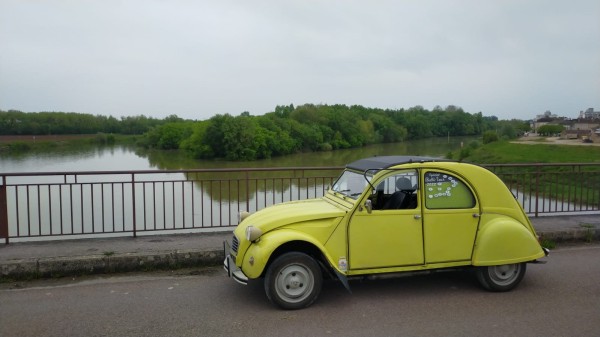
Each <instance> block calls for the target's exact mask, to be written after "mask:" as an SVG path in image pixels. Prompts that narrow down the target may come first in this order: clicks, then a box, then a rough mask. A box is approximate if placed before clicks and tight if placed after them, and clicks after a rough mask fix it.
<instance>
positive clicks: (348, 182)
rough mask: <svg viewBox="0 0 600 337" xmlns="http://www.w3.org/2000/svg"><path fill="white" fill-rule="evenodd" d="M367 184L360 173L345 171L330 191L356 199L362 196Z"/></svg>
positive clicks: (369, 177) (368, 177)
mask: <svg viewBox="0 0 600 337" xmlns="http://www.w3.org/2000/svg"><path fill="white" fill-rule="evenodd" d="M367 179H369V180H370V179H371V176H367ZM368 184H369V183H368V181H367V180H366V179H365V176H364V175H363V174H362V173H357V172H354V171H348V170H346V171H344V173H342V175H341V176H340V177H339V178H338V180H336V182H335V183H334V184H333V186H332V187H331V189H332V190H333V191H334V192H337V193H341V194H343V195H345V196H347V197H350V198H352V199H356V198H358V196H360V195H361V194H362V192H363V191H364V190H365V187H366V186H367V185H368Z"/></svg>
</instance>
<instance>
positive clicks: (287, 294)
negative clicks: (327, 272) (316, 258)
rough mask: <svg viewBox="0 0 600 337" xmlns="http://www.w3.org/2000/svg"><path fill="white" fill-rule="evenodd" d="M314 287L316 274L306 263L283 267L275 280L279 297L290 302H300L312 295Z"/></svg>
mask: <svg viewBox="0 0 600 337" xmlns="http://www.w3.org/2000/svg"><path fill="white" fill-rule="evenodd" d="M313 287H314V275H313V273H312V272H311V271H310V269H308V268H307V267H306V266H304V265H297V264H295V265H289V266H286V267H285V268H283V269H282V270H281V271H280V272H279V274H278V275H277V279H276V280H275V290H276V291H277V294H278V295H279V297H281V298H284V299H285V300H286V301H288V302H300V301H302V300H304V299H305V298H306V297H308V296H309V295H310V293H311V292H312V290H313Z"/></svg>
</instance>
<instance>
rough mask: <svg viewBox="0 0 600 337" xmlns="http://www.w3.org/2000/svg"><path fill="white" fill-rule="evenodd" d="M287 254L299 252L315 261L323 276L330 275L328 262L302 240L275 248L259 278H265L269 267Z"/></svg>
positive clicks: (313, 246) (312, 245) (288, 242)
mask: <svg viewBox="0 0 600 337" xmlns="http://www.w3.org/2000/svg"><path fill="white" fill-rule="evenodd" d="M289 252H299V253H304V254H306V255H308V256H310V257H312V258H313V259H315V261H317V263H318V264H319V265H320V266H321V269H322V271H323V272H324V274H325V275H330V273H331V268H330V266H329V262H328V261H327V259H326V258H325V255H324V254H323V252H322V251H321V249H319V248H318V247H317V246H315V245H314V244H313V243H311V242H308V241H304V240H293V241H287V242H284V243H283V244H281V245H280V246H279V247H277V248H276V249H275V250H274V251H273V253H271V256H269V260H268V261H267V263H266V264H265V267H264V269H263V271H262V273H261V275H260V276H261V277H264V276H265V273H266V272H267V270H268V269H269V266H270V265H271V264H272V263H273V261H275V259H277V258H278V257H279V256H281V255H283V254H285V253H289Z"/></svg>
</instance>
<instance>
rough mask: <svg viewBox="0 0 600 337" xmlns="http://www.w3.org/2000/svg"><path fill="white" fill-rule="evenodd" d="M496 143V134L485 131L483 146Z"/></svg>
mask: <svg viewBox="0 0 600 337" xmlns="http://www.w3.org/2000/svg"><path fill="white" fill-rule="evenodd" d="M496 141H498V134H497V133H496V131H486V132H484V133H483V144H489V143H491V142H496Z"/></svg>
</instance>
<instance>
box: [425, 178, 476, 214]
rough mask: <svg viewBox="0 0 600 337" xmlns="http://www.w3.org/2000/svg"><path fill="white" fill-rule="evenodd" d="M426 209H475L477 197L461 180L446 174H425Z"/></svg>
mask: <svg viewBox="0 0 600 337" xmlns="http://www.w3.org/2000/svg"><path fill="white" fill-rule="evenodd" d="M424 191H425V207H427V208H428V209H444V208H454V209H456V208H473V207H475V204H476V203H475V196H474V195H473V193H472V192H471V189H469V187H468V186H467V185H466V184H465V183H464V182H463V181H462V180H460V179H459V178H457V177H455V176H453V175H451V174H448V173H445V172H426V173H425V189H424Z"/></svg>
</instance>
